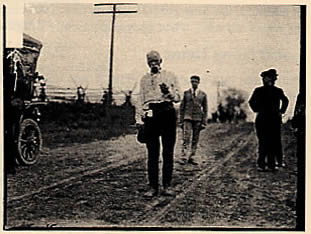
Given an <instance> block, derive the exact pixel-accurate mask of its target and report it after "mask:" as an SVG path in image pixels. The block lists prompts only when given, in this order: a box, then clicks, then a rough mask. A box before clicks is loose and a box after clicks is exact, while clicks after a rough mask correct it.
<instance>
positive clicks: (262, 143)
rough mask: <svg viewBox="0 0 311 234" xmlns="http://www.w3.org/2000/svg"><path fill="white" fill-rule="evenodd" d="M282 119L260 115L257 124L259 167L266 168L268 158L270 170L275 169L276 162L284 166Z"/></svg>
mask: <svg viewBox="0 0 311 234" xmlns="http://www.w3.org/2000/svg"><path fill="white" fill-rule="evenodd" d="M281 123H282V122H281V117H280V116H277V115H276V116H270V115H269V116H262V115H260V114H259V115H258V116H257V118H256V122H255V127H256V133H257V137H258V143H259V147H258V160H257V164H258V166H259V167H262V168H263V167H265V165H266V158H267V163H268V167H269V168H272V169H273V168H274V167H275V162H276V161H277V162H278V163H279V164H282V160H283V149H282V141H281Z"/></svg>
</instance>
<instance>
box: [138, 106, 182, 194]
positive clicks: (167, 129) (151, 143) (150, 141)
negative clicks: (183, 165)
mask: <svg viewBox="0 0 311 234" xmlns="http://www.w3.org/2000/svg"><path fill="white" fill-rule="evenodd" d="M149 107H150V109H152V111H153V116H152V117H147V118H146V119H145V120H144V122H145V131H146V135H147V143H146V145H147V150H148V179H149V185H150V186H151V187H152V188H154V189H156V190H158V187H159V185H158V184H159V182H158V180H159V155H160V137H161V143H162V158H163V168H162V184H163V187H169V186H170V185H171V180H172V174H173V158H174V147H175V142H176V112H175V109H174V107H173V105H172V104H171V103H160V104H150V105H149Z"/></svg>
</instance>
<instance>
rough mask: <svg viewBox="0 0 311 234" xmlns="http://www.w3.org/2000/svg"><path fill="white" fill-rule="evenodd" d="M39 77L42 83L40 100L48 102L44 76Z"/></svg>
mask: <svg viewBox="0 0 311 234" xmlns="http://www.w3.org/2000/svg"><path fill="white" fill-rule="evenodd" d="M38 77H39V83H40V94H39V99H40V101H42V102H45V101H46V82H45V78H44V76H38Z"/></svg>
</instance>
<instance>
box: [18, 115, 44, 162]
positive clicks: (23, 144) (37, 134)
mask: <svg viewBox="0 0 311 234" xmlns="http://www.w3.org/2000/svg"><path fill="white" fill-rule="evenodd" d="M41 147H42V136H41V131H40V128H39V126H38V124H37V123H36V122H35V121H34V120H32V119H25V120H23V122H22V123H21V125H20V130H19V133H18V137H17V152H18V153H17V160H18V162H19V163H20V164H22V165H32V164H34V163H36V162H37V160H38V157H39V154H40V150H41Z"/></svg>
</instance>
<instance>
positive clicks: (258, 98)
mask: <svg viewBox="0 0 311 234" xmlns="http://www.w3.org/2000/svg"><path fill="white" fill-rule="evenodd" d="M281 102H282V105H281V107H280V103H281ZM249 105H250V107H251V109H252V110H253V111H254V112H257V113H259V114H260V115H264V116H267V117H268V116H273V115H276V116H278V115H279V113H282V114H284V113H285V112H286V109H287V107H288V98H287V97H286V96H285V94H284V92H283V90H282V89H280V88H278V87H275V86H261V87H258V88H256V89H255V90H254V92H253V94H252V96H251V98H250V100H249Z"/></svg>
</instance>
